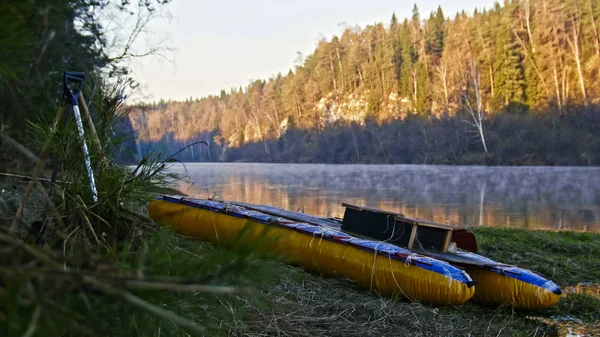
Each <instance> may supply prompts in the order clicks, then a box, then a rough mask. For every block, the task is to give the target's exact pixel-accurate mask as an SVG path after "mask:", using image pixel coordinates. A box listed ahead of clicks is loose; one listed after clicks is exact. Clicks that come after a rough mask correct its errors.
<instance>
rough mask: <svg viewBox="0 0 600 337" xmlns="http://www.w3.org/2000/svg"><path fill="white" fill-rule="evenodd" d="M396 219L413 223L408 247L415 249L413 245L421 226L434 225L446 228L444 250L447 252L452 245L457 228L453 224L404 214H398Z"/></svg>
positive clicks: (434, 226)
mask: <svg viewBox="0 0 600 337" xmlns="http://www.w3.org/2000/svg"><path fill="white" fill-rule="evenodd" d="M395 220H398V221H402V222H407V223H410V224H412V226H413V227H412V232H411V234H410V239H409V240H408V245H407V247H406V248H408V249H413V246H414V243H415V238H416V237H417V231H418V230H419V227H433V228H439V229H444V230H446V236H445V237H444V243H443V247H442V252H444V253H445V252H447V251H448V246H450V242H451V241H452V231H454V230H455V229H457V228H456V227H454V226H451V225H446V224H441V223H437V222H431V221H419V220H417V219H411V218H405V217H403V216H396V217H395Z"/></svg>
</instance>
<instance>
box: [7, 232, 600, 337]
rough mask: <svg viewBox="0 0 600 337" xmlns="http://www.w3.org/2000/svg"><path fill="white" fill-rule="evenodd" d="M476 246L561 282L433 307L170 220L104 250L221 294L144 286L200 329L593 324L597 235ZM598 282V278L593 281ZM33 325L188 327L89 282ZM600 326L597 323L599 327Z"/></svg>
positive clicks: (303, 331) (131, 267) (334, 331)
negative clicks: (552, 299)
mask: <svg viewBox="0 0 600 337" xmlns="http://www.w3.org/2000/svg"><path fill="white" fill-rule="evenodd" d="M475 233H476V234H477V237H478V239H479V242H480V248H481V251H482V253H484V254H485V255H486V256H489V257H490V258H493V259H498V260H500V261H503V262H506V263H514V264H517V265H520V266H523V267H527V268H531V269H532V270H534V271H536V272H540V273H542V274H543V275H545V276H548V277H550V278H551V279H553V280H555V281H556V282H557V283H558V284H560V285H561V286H562V287H563V289H565V290H567V293H566V294H565V296H564V297H563V298H562V299H561V301H560V303H559V305H558V306H557V307H556V308H553V309H551V310H547V311H542V312H537V313H524V312H515V311H513V310H511V309H510V308H487V307H482V306H479V305H475V304H472V303H467V304H465V305H462V306H457V307H454V306H448V307H433V306H426V305H422V304H419V303H411V302H406V301H398V300H393V299H391V298H388V297H380V296H378V295H377V294H371V293H368V292H367V291H364V290H362V289H360V288H359V287H358V286H356V285H355V284H353V283H352V282H351V281H349V280H347V279H330V278H321V277H319V276H318V275H313V274H309V273H306V272H304V271H302V270H301V269H298V268H294V267H290V266H287V265H285V264H283V263H282V262H281V261H278V260H277V259H276V258H273V257H269V256H265V255H259V254H256V253H252V252H248V251H236V250H231V249H225V248H221V247H217V246H214V245H211V244H208V243H204V242H201V241H197V240H193V239H189V238H184V237H181V236H178V235H176V234H174V233H172V232H170V231H168V230H158V231H156V232H152V233H151V234H148V235H147V239H146V240H145V242H144V244H143V245H142V248H140V249H137V250H136V251H129V253H126V252H127V251H128V250H127V249H125V250H122V251H121V252H119V253H118V254H115V255H113V256H111V257H110V259H111V260H112V259H114V260H115V261H116V264H117V265H118V269H119V270H120V272H121V273H122V274H144V275H158V274H160V275H165V276H169V277H176V278H180V279H194V280H202V281H203V283H204V284H206V285H211V286H217V287H225V286H226V287H233V288H216V289H221V290H223V291H224V292H229V293H226V294H222V293H215V292H213V291H212V290H209V291H207V292H202V291H197V292H191V293H190V292H174V291H164V290H161V291H156V290H152V291H150V290H144V291H141V290H140V291H135V292H134V293H135V294H136V295H138V296H140V297H141V298H143V299H145V300H147V301H148V302H150V303H154V304H156V305H158V306H159V307H161V308H164V309H168V310H171V311H172V312H174V313H176V314H179V315H181V316H182V317H186V318H188V319H190V320H192V321H194V322H195V323H197V324H198V325H199V326H200V327H201V329H202V330H203V332H204V334H205V335H206V336H220V335H222V336H225V335H233V336H242V335H245V336H246V335H251V336H384V335H410V336H450V335H451V336H534V335H535V336H543V335H548V336H554V335H557V332H558V330H559V329H562V330H565V327H564V324H565V322H566V323H568V324H569V327H572V326H584V327H585V329H587V331H588V332H591V331H593V329H594V328H595V329H598V321H600V298H599V297H598V294H593V288H591V289H592V291H591V292H592V294H576V293H575V288H574V287H575V286H577V284H579V283H582V282H584V283H586V282H587V283H595V284H596V286H597V285H598V284H600V268H599V267H600V235H599V234H592V233H571V232H558V233H551V232H531V231H524V230H517V229H491V228H478V229H475ZM596 290H597V288H596ZM61 301H62V303H60V306H59V307H60V308H62V310H47V311H44V312H43V315H42V316H41V318H40V319H39V320H38V321H37V322H36V325H37V329H36V331H37V332H38V333H37V334H34V335H40V336H41V335H44V336H55V335H81V333H82V331H85V332H86V333H85V335H90V336H93V335H100V336H107V335H111V336H117V335H120V336H186V335H187V334H186V331H185V330H184V329H182V328H181V327H179V326H177V325H175V324H173V323H172V322H169V321H168V320H162V319H157V318H156V316H154V315H151V314H149V313H148V312H146V311H144V310H139V309H138V308H134V307H133V306H132V305H131V304H127V303H124V302H123V301H118V300H115V299H114V298H112V297H108V296H104V295H102V294H98V293H94V292H91V293H90V292H76V293H69V294H64V296H61ZM32 315H33V313H32V312H30V311H28V310H20V311H19V313H12V314H11V313H10V312H9V315H8V316H5V317H2V316H0V332H2V331H4V332H7V333H8V334H5V333H2V335H8V336H11V335H12V334H10V333H11V332H16V331H21V332H22V331H25V330H26V329H27V327H28V326H29V325H30V323H31V317H32ZM596 331H597V330H596Z"/></svg>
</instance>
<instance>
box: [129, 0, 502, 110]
mask: <svg viewBox="0 0 600 337" xmlns="http://www.w3.org/2000/svg"><path fill="white" fill-rule="evenodd" d="M494 2H495V1H492V0H480V1H477V0H462V1H451V0H446V1H443V2H440V0H423V1H418V2H417V6H418V7H419V12H420V14H421V18H422V19H423V18H427V17H429V14H430V12H431V11H432V10H435V9H437V6H438V5H441V6H442V10H443V11H444V14H445V15H446V17H448V16H449V17H451V18H453V17H454V16H455V14H456V13H457V12H458V11H461V10H462V9H465V11H466V12H467V13H469V14H471V13H472V12H473V10H474V9H475V8H476V7H477V8H483V7H486V8H489V7H491V6H492V5H493V3H494ZM413 4H414V1H402V0H221V1H218V0H214V1H196V0H174V2H173V3H172V4H171V5H169V12H170V13H171V15H172V17H173V18H172V19H171V20H170V21H166V20H164V21H160V22H156V23H155V24H154V25H153V27H152V29H153V30H154V31H155V32H154V34H153V36H155V37H159V36H160V37H163V38H164V37H166V38H168V43H169V44H170V46H171V47H173V48H174V49H175V52H174V54H173V55H172V56H173V57H172V58H173V62H166V61H161V60H157V59H154V58H147V59H144V60H142V61H140V63H139V64H138V65H137V66H136V67H135V72H134V74H133V76H134V77H135V78H136V79H137V80H138V81H139V82H140V83H141V84H142V87H141V93H142V94H143V97H144V98H143V100H145V101H148V100H158V99H160V98H164V99H173V100H184V99H186V98H189V97H193V98H196V97H199V98H200V97H204V96H207V95H211V94H218V93H219V92H220V91H221V89H225V90H227V91H228V90H229V89H230V88H232V87H239V86H243V87H245V86H246V85H247V84H248V83H249V82H250V80H253V79H268V78H269V77H272V76H273V75H276V74H277V73H279V72H281V73H283V74H286V73H287V72H288V70H289V69H290V68H292V67H293V66H294V63H295V60H296V58H297V52H298V51H299V52H301V53H302V54H304V55H308V54H312V53H313V51H314V49H315V47H316V45H317V42H318V41H319V39H321V37H326V38H327V39H330V38H331V37H332V36H333V35H340V34H341V33H342V32H343V26H342V25H341V24H342V23H345V24H347V25H349V26H354V25H359V26H360V27H364V26H366V25H368V24H374V23H378V22H384V23H385V24H386V25H388V24H389V21H390V19H391V17H392V13H394V12H395V13H396V15H397V16H398V19H399V20H400V21H402V20H403V19H404V18H405V17H410V16H411V10H412V7H413Z"/></svg>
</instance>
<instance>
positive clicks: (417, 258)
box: [148, 196, 475, 305]
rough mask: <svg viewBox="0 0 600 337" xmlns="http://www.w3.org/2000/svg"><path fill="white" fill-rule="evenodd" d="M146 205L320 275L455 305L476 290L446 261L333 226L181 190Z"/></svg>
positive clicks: (160, 218)
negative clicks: (180, 193)
mask: <svg viewBox="0 0 600 337" xmlns="http://www.w3.org/2000/svg"><path fill="white" fill-rule="evenodd" d="M148 210H149V213H150V216H151V217H152V218H153V219H154V220H155V221H157V222H158V223H159V224H162V225H164V226H169V227H171V228H173V229H174V230H175V231H176V232H178V233H181V234H183V235H187V236H191V237H197V238H200V239H202V240H205V241H210V242H213V243H215V244H219V245H226V246H235V245H245V246H251V245H256V244H257V242H258V243H259V244H261V245H263V247H262V248H267V247H264V246H268V248H269V250H270V251H272V252H274V253H276V254H278V255H280V256H283V257H284V258H286V260H287V261H288V262H290V263H293V264H297V265H300V266H302V267H304V268H306V269H307V270H311V271H316V272H319V273H322V274H324V275H330V276H332V275H344V276H346V277H348V278H349V279H351V280H354V281H356V282H357V283H358V284H360V285H361V286H362V287H364V288H366V289H369V290H372V291H376V292H379V293H382V294H386V295H392V296H401V297H404V298H408V299H410V300H415V301H420V302H424V303H431V304H439V305H444V304H455V305H456V304H462V303H464V302H466V301H468V300H469V299H470V298H471V297H472V296H473V294H474V293H475V286H474V284H475V282H473V280H472V279H471V278H470V277H469V275H468V274H467V273H466V272H465V271H464V270H462V269H459V268H457V267H454V266H452V265H451V264H449V263H447V262H443V261H439V260H436V259H433V258H430V257H425V256H422V255H418V254H415V253H413V252H411V251H409V250H407V249H404V248H400V247H397V246H394V245H390V244H387V243H384V242H378V241H373V240H364V239H359V238H356V237H353V236H350V235H348V234H345V233H343V232H341V231H337V230H335V229H332V228H326V227H321V226H315V225H311V224H307V223H301V222H296V221H290V220H286V219H283V218H279V217H275V216H271V215H267V214H264V213H261V212H256V211H251V210H247V209H245V208H241V207H236V206H233V205H229V204H226V203H222V202H217V201H212V200H203V199H190V198H184V197H180V196H161V197H159V198H158V199H157V200H154V201H152V202H151V203H150V205H149V208H148ZM259 238H263V239H264V238H266V239H267V240H258V241H257V239H259Z"/></svg>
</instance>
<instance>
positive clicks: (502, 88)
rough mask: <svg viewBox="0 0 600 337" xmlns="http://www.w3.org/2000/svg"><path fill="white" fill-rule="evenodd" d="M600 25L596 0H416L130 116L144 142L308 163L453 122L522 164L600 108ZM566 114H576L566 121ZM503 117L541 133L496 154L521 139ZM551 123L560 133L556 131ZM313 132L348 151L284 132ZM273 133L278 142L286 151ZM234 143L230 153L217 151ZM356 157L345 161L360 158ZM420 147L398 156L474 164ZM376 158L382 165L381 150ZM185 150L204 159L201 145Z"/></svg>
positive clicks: (466, 144) (468, 147) (591, 135)
mask: <svg viewBox="0 0 600 337" xmlns="http://www.w3.org/2000/svg"><path fill="white" fill-rule="evenodd" d="M599 25H600V2H597V1H593V0H570V1H562V0H521V1H509V0H507V1H505V2H504V4H503V5H500V4H498V3H496V5H495V6H494V7H493V8H491V9H488V10H482V11H479V10H476V11H475V12H474V13H473V14H472V15H467V14H466V13H465V12H464V11H463V12H461V13H457V14H456V15H455V16H454V17H453V18H452V19H449V18H447V17H446V16H445V15H444V13H443V12H442V10H441V8H438V9H437V11H434V12H432V13H431V14H430V15H429V17H428V18H427V19H424V20H423V19H422V18H421V15H420V13H419V11H418V8H417V6H416V5H415V6H414V9H413V12H412V17H411V18H407V19H404V20H398V18H397V16H396V15H393V16H392V19H391V21H390V23H389V24H387V25H384V24H382V23H380V24H377V25H373V26H367V27H365V28H362V29H361V28H358V27H347V28H346V29H345V30H344V32H343V33H342V34H341V36H334V37H333V38H331V39H329V40H325V39H324V40H322V41H320V42H319V44H318V46H317V48H316V49H315V51H314V53H313V54H311V55H308V56H307V57H305V58H300V59H299V63H298V65H297V66H295V68H294V69H293V70H290V72H289V73H288V74H287V75H285V76H283V75H281V74H279V75H277V76H274V77H272V78H270V79H269V80H266V81H265V80H257V81H254V82H252V83H250V84H249V85H248V86H247V87H245V88H239V89H231V90H230V91H229V92H226V91H221V94H220V95H218V96H209V97H206V98H203V99H195V100H193V99H189V100H186V101H185V102H164V101H161V102H157V103H153V104H148V105H143V106H140V107H138V108H137V109H136V113H135V114H134V115H132V117H131V120H132V124H133V127H134V128H135V129H137V130H138V132H139V133H138V141H139V143H140V144H143V145H148V144H152V143H160V142H161V141H162V140H169V144H170V146H173V147H174V146H182V145H186V144H190V143H191V141H192V140H194V139H198V138H202V137H209V139H208V141H210V142H211V145H212V146H213V147H214V149H213V150H211V151H213V152H214V154H217V152H218V153H220V154H221V155H220V156H213V160H214V159H215V158H221V159H223V158H226V160H261V161H262V160H268V161H294V160H298V158H299V157H302V156H304V155H303V154H304V153H305V154H306V155H305V156H308V157H309V158H310V159H307V161H318V162H337V161H338V160H337V159H335V158H337V156H338V154H339V153H340V152H342V153H346V152H348V153H350V152H352V151H354V150H353V148H356V147H360V146H366V145H361V144H371V143H372V144H377V143H381V144H383V143H385V142H383V141H374V140H373V139H369V138H368V137H367V138H366V139H352V137H350V138H348V137H349V136H350V135H354V137H355V138H356V137H359V136H358V135H368V134H370V133H373V134H374V135H373V137H380V138H381V137H383V138H390V137H392V136H391V135H395V134H399V133H401V132H400V131H399V130H404V129H405V130H413V129H414V130H415V131H414V133H415V134H417V135H418V134H427V135H428V137H430V138H432V139H434V140H436V141H438V140H439V139H440V137H441V138H442V139H443V137H444V136H443V135H444V134H445V133H448V132H457V133H458V135H457V136H456V137H458V138H459V139H465V140H464V141H462V142H457V144H460V147H461V150H460V151H459V152H460V153H477V154H478V155H477V156H482V155H483V156H485V157H488V159H486V161H488V162H493V163H496V164H508V163H518V162H521V161H522V160H520V159H516V158H522V157H526V156H527V155H528V154H529V153H530V152H529V151H534V149H535V148H538V149H539V151H542V149H543V148H544V147H545V146H547V144H542V143H541V142H543V141H546V142H552V144H553V145H552V146H553V149H556V148H560V147H564V148H569V146H570V144H568V143H564V142H567V141H570V140H567V139H566V138H563V137H556V133H555V131H556V130H557V128H562V129H564V130H567V129H568V128H569V127H579V126H575V125H578V124H583V125H584V126H585V125H587V124H586V121H587V119H589V118H593V116H592V115H591V113H592V111H593V110H594V108H593V105H594V104H598V103H599V99H598V98H599V97H600V81H599V80H598V79H599V75H600V26H599ZM573 114H575V115H576V116H572V115H573ZM590 116H591V117H590ZM415 120H418V121H419V122H418V123H419V124H414V123H415V122H414V121H415ZM565 120H569V121H571V122H569V123H567V124H564V123H566V122H565ZM464 122H468V123H470V124H467V123H464ZM557 123H558V125H557ZM550 126H551V127H550ZM503 127H508V128H514V129H515V130H513V131H514V132H517V133H519V130H520V129H522V133H525V134H531V132H533V131H530V130H537V131H535V132H539V135H540V136H544V137H535V138H533V137H531V138H529V137H524V138H523V137H522V138H521V139H520V141H519V143H520V145H519V146H514V147H512V151H513V152H512V153H513V155H512V156H511V155H510V154H506V153H505V154H503V155H501V156H500V155H499V153H500V152H502V151H505V150H500V149H499V148H502V146H503V144H504V142H506V141H509V140H510V141H512V140H514V139H513V138H510V139H502V137H503V136H504V135H505V134H504V133H503V131H502V130H501V128H503ZM526 127H527V128H529V129H523V128H526ZM497 128H500V129H497ZM419 130H421V131H419ZM568 130H569V131H568V133H570V132H575V131H576V130H577V129H573V130H571V129H568ZM585 130H587V131H585V132H587V134H586V136H582V137H583V138H582V139H579V138H577V139H575V140H576V141H585V142H586V144H588V143H589V139H594V140H597V134H598V131H596V130H594V129H589V128H586V129H585ZM350 131H352V132H350ZM411 132H412V131H411ZM473 132H474V134H472V133H473ZM546 132H550V133H551V135H553V137H554V138H552V139H548V138H547V137H546V136H545V135H546ZM582 132H584V131H582ZM409 133H410V132H409ZM300 134H302V135H303V136H300ZM306 135H310V136H306ZM496 135H497V136H498V139H497V140H494V137H495V136H496ZM338 136H339V137H338ZM472 136H475V138H473V137H472ZM486 136H487V139H486ZM506 136H507V137H512V136H509V135H506ZM306 137H309V138H310V139H313V140H314V139H338V138H339V139H342V140H341V144H346V145H345V146H346V147H344V148H343V149H341V148H340V150H339V151H335V152H331V153H330V154H329V155H323V156H321V155H317V153H322V151H321V152H318V151H315V149H313V148H312V147H311V144H313V145H314V144H315V142H314V141H303V142H295V141H294V142H291V143H290V142H289V141H287V140H286V139H288V140H289V139H290V138H291V139H297V138H301V139H304V138H306ZM336 137H337V138H336ZM365 137H366V136H365ZM359 138H360V137H359ZM392 138H393V137H392ZM412 138H413V139H419V138H418V137H416V138H415V137H412ZM348 139H350V141H348ZM205 140H206V139H205ZM361 140H365V141H364V142H363V141H361ZM474 140H476V141H477V142H479V145H477V146H476V145H474V143H473V141H474ZM415 141H416V140H415ZM486 141H487V142H486ZM556 142H558V143H556ZM275 143H277V144H279V145H278V146H279V147H282V148H280V149H279V150H277V149H276V147H274V146H273V144H275ZM353 143H356V144H358V145H353ZM485 143H489V144H485ZM250 144H258V145H256V146H257V147H260V148H261V151H262V152H263V153H262V154H261V155H252V156H250V155H249V154H248V153H250V152H252V153H254V152H255V151H241V149H249V147H248V146H250ZM293 144H295V145H293ZM298 144H301V145H298ZM320 144H328V143H327V142H326V143H322V142H320ZM390 144H392V145H390V146H393V142H392V141H390ZM423 144H429V146H431V144H430V143H427V141H424V143H419V144H407V145H410V149H409V148H407V147H405V146H398V147H397V150H398V151H413V150H414V149H423V146H424V145H423ZM484 144H485V145H486V147H485V148H484V147H483V146H482V145H484ZM244 145H246V146H244ZM170 146H169V147H170ZM340 146H341V145H340ZM582 146H583V145H582ZM382 148H385V147H383V146H382ZM236 149H238V150H236ZM425 149H430V147H429V148H427V147H426V148H425ZM488 149H489V151H487V150H488ZM173 150H174V148H173ZM590 150H591V148H590V147H585V149H584V148H581V149H577V151H584V152H585V153H583V152H581V153H577V155H580V156H581V157H586V156H587V153H588V152H587V151H590ZM388 151H393V150H392V148H390V147H388ZM461 151H462V152H461ZM227 152H231V155H227V156H224V155H222V154H224V153H225V154H226V153H227ZM354 152H356V151H354ZM486 152H487V154H486ZM358 153H359V155H356V156H355V155H350V154H349V155H347V156H344V157H345V159H344V160H342V161H343V162H347V161H352V162H355V161H358V162H360V161H364V157H363V159H360V158H359V157H360V151H358ZM370 153H371V152H370ZM423 153H424V152H422V151H415V153H414V155H413V156H410V158H409V157H407V158H405V159H404V160H403V161H402V162H448V163H460V162H462V161H466V162H471V160H470V159H464V160H459V159H458V158H459V157H461V156H460V155H458V154H456V155H455V154H453V155H442V154H441V153H437V152H436V153H437V154H436V153H432V154H431V156H433V157H431V156H426V155H424V154H423ZM482 153H483V154H482ZM540 153H541V152H540ZM555 153H559V152H555ZM567 153H568V154H569V155H571V153H570V152H568V151H567ZM282 154H289V158H288V156H286V155H282ZM184 156H185V154H184ZM367 156H371V157H373V156H374V157H376V158H377V159H373V161H378V162H385V161H387V159H385V158H386V155H385V154H384V153H382V151H378V150H377V147H374V148H373V152H372V153H371V154H368V155H367ZM424 156H425V157H424ZM531 156H533V157H535V158H538V157H539V156H538V155H534V154H533V153H531ZM286 158H287V159H286ZM352 158H355V159H352ZM396 158H397V156H396ZM186 159H191V160H200V159H199V157H197V156H196V157H195V156H193V155H192V157H191V158H186ZM369 161H370V160H369ZM394 161H395V160H394ZM525 161H526V162H528V163H531V164H548V163H552V162H555V160H554V159H552V160H550V159H548V160H542V159H541V158H538V159H536V160H533V159H530V160H525ZM478 162H479V160H478ZM567 162H568V163H571V164H578V165H579V164H589V163H590V162H589V161H588V160H583V159H582V160H579V159H578V160H567Z"/></svg>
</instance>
